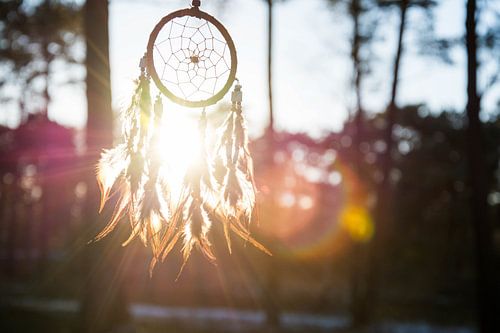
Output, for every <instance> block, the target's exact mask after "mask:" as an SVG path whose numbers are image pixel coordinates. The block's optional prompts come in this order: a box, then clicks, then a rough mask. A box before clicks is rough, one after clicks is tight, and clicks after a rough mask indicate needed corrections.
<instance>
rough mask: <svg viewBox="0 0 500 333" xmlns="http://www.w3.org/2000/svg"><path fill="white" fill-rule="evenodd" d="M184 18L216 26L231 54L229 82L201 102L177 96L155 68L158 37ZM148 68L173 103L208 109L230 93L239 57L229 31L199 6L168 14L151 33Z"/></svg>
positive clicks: (147, 58) (158, 85) (147, 52)
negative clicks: (177, 20)
mask: <svg viewBox="0 0 500 333" xmlns="http://www.w3.org/2000/svg"><path fill="white" fill-rule="evenodd" d="M182 17H188V18H189V17H194V18H198V19H200V20H205V21H206V22H208V23H210V24H212V25H213V26H215V28H216V29H217V30H218V32H219V33H220V34H221V35H222V37H223V38H224V42H225V43H226V44H227V47H228V48H229V52H230V57H231V65H230V68H229V76H228V78H227V81H226V82H225V84H224V86H223V87H222V88H221V89H220V90H219V91H217V92H215V93H214V94H213V95H212V96H211V97H209V98H206V99H201V100H194V101H193V100H189V99H187V98H186V97H185V96H184V97H180V96H178V95H176V94H175V93H174V92H172V91H171V90H170V89H168V88H167V86H166V85H165V84H164V83H163V82H162V79H161V78H160V76H159V74H158V71H157V70H156V67H155V62H154V56H153V53H154V48H155V42H156V39H157V37H158V34H159V33H160V31H161V30H162V29H163V27H164V26H165V25H167V24H168V23H169V22H173V20H174V19H176V18H182ZM146 66H147V70H148V74H149V75H150V76H151V78H152V79H153V81H154V83H155V84H156V86H157V87H158V89H159V90H160V91H161V92H162V93H163V94H164V95H165V96H167V97H168V98H169V99H170V100H172V101H173V102H175V103H177V104H180V105H183V106H187V107H191V108H197V107H206V106H209V105H213V104H215V103H217V102H218V101H219V100H221V99H222V98H223V97H224V96H225V95H226V93H227V92H228V91H229V89H230V88H231V86H232V85H233V82H234V80H235V78H236V69H237V66H238V60H237V55H236V47H235V46H234V42H233V40H232V38H231V36H230V35H229V33H228V31H227V30H226V28H225V27H224V26H223V25H222V23H220V22H219V21H218V20H217V19H216V18H214V17H213V16H211V15H209V14H207V13H205V12H203V11H201V10H200V9H199V8H198V6H193V7H191V8H187V9H181V10H178V11H175V12H172V13H170V14H168V15H167V16H165V17H163V18H162V19H161V20H160V22H158V24H156V26H155V28H154V29H153V31H152V32H151V34H150V36H149V41H148V46H147V51H146Z"/></svg>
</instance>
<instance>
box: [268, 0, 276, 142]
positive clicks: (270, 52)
mask: <svg viewBox="0 0 500 333" xmlns="http://www.w3.org/2000/svg"><path fill="white" fill-rule="evenodd" d="M272 68H273V0H267V84H268V86H267V91H268V97H269V131H270V132H271V134H274V111H273V80H272V77H273V75H272V74H273V73H272V72H273V71H272Z"/></svg>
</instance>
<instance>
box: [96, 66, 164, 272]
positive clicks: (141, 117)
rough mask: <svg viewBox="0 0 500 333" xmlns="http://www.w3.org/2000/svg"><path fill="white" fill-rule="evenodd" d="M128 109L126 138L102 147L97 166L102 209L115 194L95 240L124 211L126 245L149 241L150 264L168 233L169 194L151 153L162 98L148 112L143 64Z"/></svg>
mask: <svg viewBox="0 0 500 333" xmlns="http://www.w3.org/2000/svg"><path fill="white" fill-rule="evenodd" d="M141 70H142V71H141V75H140V77H139V79H138V81H137V88H136V89H135V92H134V95H133V97H132V101H131V104H130V106H129V108H128V109H127V110H126V112H125V113H124V125H123V135H124V137H125V142H124V143H122V144H119V145H118V146H116V147H115V148H113V149H110V150H107V151H104V152H103V154H102V156H101V159H100V161H99V163H98V167H97V179H98V183H99V187H100V189H101V194H102V198H101V207H100V208H101V209H102V207H103V206H104V205H105V203H106V201H107V200H108V199H109V196H110V193H111V190H112V189H113V188H116V189H117V190H116V191H117V192H118V193H119V198H118V201H117V204H116V206H115V209H114V211H113V214H112V217H111V220H110V221H109V222H108V224H107V226H106V227H105V228H104V229H103V230H102V231H101V232H100V233H99V234H98V235H97V236H96V237H95V240H99V239H101V238H103V237H104V236H106V235H107V234H108V233H110V232H111V231H112V230H113V229H114V228H115V227H116V225H117V223H118V221H119V220H120V219H121V218H122V217H124V216H125V215H128V218H129V221H130V224H131V229H132V231H131V234H130V236H129V238H128V239H127V240H126V241H125V242H124V243H123V245H127V244H128V243H130V242H131V241H132V240H133V239H134V238H135V237H136V236H139V237H140V238H141V240H142V242H143V243H144V245H146V246H148V245H150V246H151V248H152V252H153V261H152V266H151V269H152V267H153V266H154V263H155V262H156V261H157V260H158V259H159V257H160V256H161V254H162V252H163V247H162V244H163V242H164V237H163V234H164V233H168V228H169V225H168V220H169V202H168V198H169V192H168V186H167V184H166V180H164V179H162V177H160V172H159V171H160V167H161V161H160V159H159V157H158V154H157V152H156V151H155V148H156V147H155V145H156V144H157V142H158V140H159V130H158V126H159V123H160V121H161V118H162V115H163V106H162V103H161V99H160V98H157V100H156V102H155V107H154V114H153V113H152V110H151V109H152V105H151V95H150V83H149V77H148V76H147V74H146V72H145V68H144V67H143V66H141Z"/></svg>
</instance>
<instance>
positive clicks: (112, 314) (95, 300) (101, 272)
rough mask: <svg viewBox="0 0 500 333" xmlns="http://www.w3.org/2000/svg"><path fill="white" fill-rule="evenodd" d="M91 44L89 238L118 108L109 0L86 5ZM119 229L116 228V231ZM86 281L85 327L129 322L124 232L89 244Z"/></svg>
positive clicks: (99, 221)
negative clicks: (100, 165)
mask: <svg viewBox="0 0 500 333" xmlns="http://www.w3.org/2000/svg"><path fill="white" fill-rule="evenodd" d="M84 27H85V37H86V45H87V57H86V61H85V65H86V68H87V79H86V83H87V102H88V120H87V128H86V140H87V141H86V143H87V147H86V149H87V155H86V161H87V163H86V164H87V167H88V180H87V187H88V190H87V200H86V206H85V212H86V216H85V219H86V222H87V225H86V227H87V230H86V232H85V233H84V235H85V236H84V237H85V238H86V241H88V240H89V239H92V238H93V237H94V236H95V235H96V234H97V232H98V230H100V229H101V228H102V226H103V225H105V223H106V221H105V220H104V219H105V218H106V217H105V215H104V214H103V215H101V216H100V215H99V214H98V211H99V189H98V188H97V183H96V180H95V174H94V165H95V163H96V161H97V160H98V158H99V155H100V152H101V151H102V149H103V148H105V147H110V146H111V145H112V143H113V112H112V108H111V84H110V66H109V33H108V1H102V0H87V1H86V3H85V7H84ZM115 234H116V233H115ZM84 252H85V253H84V256H85V258H84V268H83V269H84V273H85V274H86V276H87V277H86V285H85V288H84V291H83V295H82V298H83V300H82V306H81V311H80V326H79V328H80V331H81V332H83V333H87V332H89V333H90V332H114V331H117V330H123V328H124V327H126V326H125V325H128V323H129V314H128V303H127V302H126V299H125V296H124V288H123V287H124V274H123V270H124V265H123V263H124V260H123V255H124V253H123V249H122V248H121V246H120V240H119V236H118V235H115V236H114V237H108V239H104V240H102V241H100V242H97V243H94V244H90V245H88V246H87V247H86V248H85V249H84Z"/></svg>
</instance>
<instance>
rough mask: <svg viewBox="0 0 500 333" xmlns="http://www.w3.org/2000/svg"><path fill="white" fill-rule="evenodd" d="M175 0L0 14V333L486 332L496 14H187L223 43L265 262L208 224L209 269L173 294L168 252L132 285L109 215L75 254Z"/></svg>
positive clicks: (77, 4)
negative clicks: (216, 27) (229, 42)
mask: <svg viewBox="0 0 500 333" xmlns="http://www.w3.org/2000/svg"><path fill="white" fill-rule="evenodd" d="M190 4H191V1H187V0H182V1H181V0H179V1H175V0H171V1H167V0H143V1H131V0H111V1H107V0H87V1H83V0H81V1H63V0H59V1H56V0H26V1H21V0H16V1H10V0H3V1H1V2H0V18H1V21H0V268H1V272H0V282H1V283H0V331H2V332H85V333H86V332H409V333H411V332H418V333H421V332H425V333H427V332H431V333H434V332H450V333H451V332H461V333H465V332H466V333H470V332H478V333H479V332H481V333H486V332H492V333H493V332H500V314H499V309H500V159H499V158H500V156H499V154H500V149H499V142H500V113H499V111H500V2H499V1H495V0H307V1H306V0H287V1H285V0H282V1H278V0H274V1H272V0H204V1H202V9H203V10H204V11H207V12H209V13H210V14H212V15H214V16H215V17H217V18H218V19H219V20H220V21H221V22H223V24H224V25H225V26H226V28H227V29H228V31H229V32H230V34H231V35H232V37H233V39H234V42H235V44H236V48H237V50H238V61H239V65H238V75H237V76H238V78H239V79H240V81H241V83H242V85H243V90H244V97H243V105H244V114H245V117H246V119H247V123H248V124H247V125H248V130H249V133H250V138H251V143H250V145H251V151H252V155H253V158H254V162H255V178H256V183H257V188H258V190H259V195H258V198H257V201H258V211H259V223H258V224H257V223H255V224H254V225H253V226H252V235H253V236H254V237H255V238H256V239H257V240H258V241H259V242H261V243H262V244H264V246H266V247H267V248H268V249H269V250H270V251H271V252H272V253H273V256H272V257H269V256H267V255H265V254H264V253H262V252H261V251H259V250H257V249H255V248H253V247H252V246H251V245H248V246H247V244H245V243H244V242H243V241H240V242H239V241H238V240H236V239H235V240H234V242H235V244H234V249H233V253H232V254H231V255H230V254H229V253H228V251H227V246H226V244H225V240H224V235H223V233H222V231H221V230H220V228H217V227H215V228H214V232H213V234H212V239H211V240H212V243H213V244H214V247H215V252H216V254H217V265H216V266H214V265H212V264H210V263H209V262H207V261H206V260H205V259H204V258H203V256H201V255H200V254H199V253H194V254H193V255H192V258H191V259H190V261H189V262H188V264H187V266H186V268H185V269H184V272H183V274H182V275H181V276H180V278H179V279H178V281H175V279H176V276H177V273H178V272H179V268H180V266H181V265H182V257H181V255H180V253H179V251H178V249H176V250H174V252H173V253H172V254H171V255H170V257H169V258H168V259H167V260H166V262H164V263H162V264H159V265H158V266H157V268H156V269H155V271H154V274H153V275H152V277H150V276H149V270H148V267H149V262H150V259H151V255H150V252H149V250H148V249H147V248H145V247H144V246H143V245H142V244H141V243H140V242H139V241H135V242H133V243H132V244H130V245H128V246H127V247H122V246H121V242H122V241H123V240H125V239H126V238H127V235H128V233H129V232H130V230H129V229H130V227H129V224H128V223H127V221H125V220H124V221H122V223H121V224H120V227H119V228H118V229H117V230H115V231H114V232H113V233H112V234H111V235H110V236H108V237H107V238H105V239H103V240H102V241H99V242H97V243H91V244H88V241H89V240H91V239H92V238H93V237H94V236H95V235H96V234H97V232H98V231H99V230H101V229H102V228H103V227H104V226H105V224H106V222H107V221H108V220H109V217H110V215H111V213H112V209H108V210H104V212H103V213H102V214H98V200H99V190H98V187H97V183H96V180H95V165H96V162H97V160H98V158H99V156H100V152H101V150H102V149H103V148H109V147H111V146H112V145H113V143H116V142H119V141H120V131H119V127H120V118H119V112H120V111H121V110H123V109H124V108H126V107H127V103H128V102H129V100H130V96H131V94H132V92H133V89H134V79H136V78H137V77H138V75H139V60H140V58H141V57H142V55H143V54H144V52H145V49H146V44H147V41H148V38H149V33H150V32H151V30H152V29H153V28H154V26H155V24H156V23H157V22H158V21H159V20H160V19H161V18H162V17H163V16H165V15H166V14H168V13H169V12H171V11H173V10H176V9H180V8H185V7H189V6H190ZM228 101H229V97H228V96H227V97H226V98H225V99H224V100H223V101H222V102H219V103H218V105H216V106H214V107H212V108H210V109H209V110H208V117H209V122H210V124H211V126H213V127H216V126H217V125H219V124H220V123H221V121H222V120H223V119H224V117H225V115H226V114H227V113H228V111H229V103H228ZM164 103H165V104H166V106H165V108H166V110H169V111H168V112H170V113H172V114H173V115H175V117H179V118H182V119H181V120H178V121H181V122H183V123H185V124H186V126H187V127H186V128H189V126H191V127H192V128H196V119H197V118H198V116H199V112H198V111H199V110H188V109H184V108H181V107H179V106H176V105H175V104H173V103H171V102H169V101H167V100H166V99H164ZM189 133H190V132H189V130H187V131H186V132H185V133H184V136H183V133H182V132H181V131H179V134H178V136H179V138H178V141H176V142H174V143H172V144H174V145H177V146H179V142H182V143H188V142H190V141H189V140H190V139H189ZM190 147H191V148H192V146H189V145H186V149H190ZM181 155H182V154H181ZM182 156H185V152H184V155H182ZM182 156H181V157H182Z"/></svg>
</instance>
